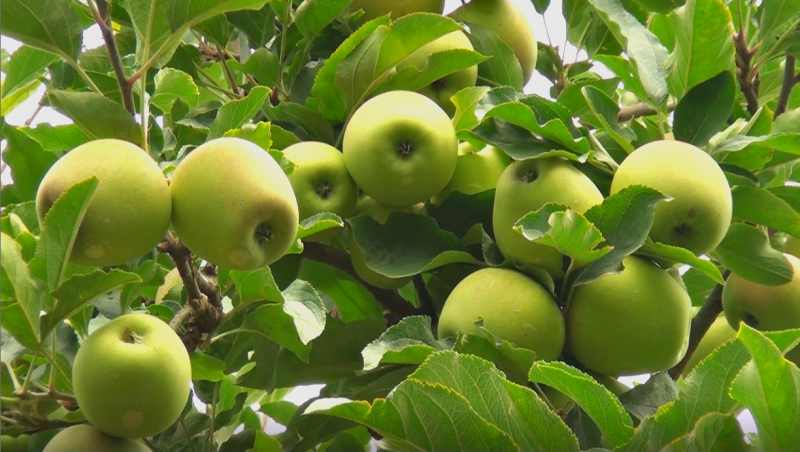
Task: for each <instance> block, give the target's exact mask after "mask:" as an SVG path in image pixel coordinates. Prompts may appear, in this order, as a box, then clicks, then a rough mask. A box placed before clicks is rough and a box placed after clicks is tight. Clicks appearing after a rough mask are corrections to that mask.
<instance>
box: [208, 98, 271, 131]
mask: <svg viewBox="0 0 800 452" xmlns="http://www.w3.org/2000/svg"><path fill="white" fill-rule="evenodd" d="M270 92H271V90H270V89H269V88H266V87H264V86H256V87H255V88H253V89H252V90H250V93H249V94H248V95H247V97H245V98H243V99H238V100H233V101H230V102H228V103H226V104H225V105H223V106H222V107H220V109H219V112H218V113H217V117H216V119H214V122H212V123H211V127H209V130H208V138H207V140H211V139H214V138H219V137H221V136H223V135H224V134H225V132H227V131H229V130H231V129H238V128H239V127H242V126H243V125H244V124H245V123H247V122H248V121H249V120H251V119H253V116H255V115H256V113H258V112H259V110H261V107H262V106H263V105H264V102H266V101H267V98H269V94H270Z"/></svg>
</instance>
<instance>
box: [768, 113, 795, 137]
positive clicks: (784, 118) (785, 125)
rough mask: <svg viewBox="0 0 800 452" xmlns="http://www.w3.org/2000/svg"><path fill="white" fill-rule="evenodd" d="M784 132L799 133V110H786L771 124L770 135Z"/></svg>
mask: <svg viewBox="0 0 800 452" xmlns="http://www.w3.org/2000/svg"><path fill="white" fill-rule="evenodd" d="M786 132H789V133H792V132H794V133H797V132H800V108H795V109H792V110H786V111H785V112H784V113H783V114H782V115H780V116H778V117H777V118H775V122H774V123H773V124H772V133H786Z"/></svg>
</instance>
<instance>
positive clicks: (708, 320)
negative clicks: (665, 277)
mask: <svg viewBox="0 0 800 452" xmlns="http://www.w3.org/2000/svg"><path fill="white" fill-rule="evenodd" d="M730 274H731V272H730V270H725V272H724V273H723V274H722V278H723V279H727V278H728V276H729V275H730ZM722 288H723V286H722V285H721V284H717V285H716V286H714V290H712V291H711V293H710V294H709V295H708V298H706V301H705V303H703V307H701V308H700V311H698V312H697V315H695V316H694V318H693V319H692V328H691V331H690V332H689V348H688V350H687V351H686V355H685V356H684V357H683V359H682V360H681V362H679V363H678V364H676V365H675V367H673V368H672V369H670V370H669V375H670V377H672V379H673V380H677V379H678V378H680V376H681V374H682V373H683V370H684V369H685V368H686V364H688V363H689V360H690V359H691V358H692V355H693V354H694V352H695V350H697V346H698V345H699V344H700V341H701V340H703V336H705V335H706V333H707V332H708V329H709V328H711V325H712V324H713V323H714V321H715V320H717V317H719V315H720V314H721V313H722Z"/></svg>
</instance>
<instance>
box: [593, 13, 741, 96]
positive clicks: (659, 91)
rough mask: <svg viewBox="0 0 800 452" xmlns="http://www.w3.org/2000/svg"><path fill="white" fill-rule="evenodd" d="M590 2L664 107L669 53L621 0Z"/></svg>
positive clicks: (652, 94) (646, 85) (645, 85)
mask: <svg viewBox="0 0 800 452" xmlns="http://www.w3.org/2000/svg"><path fill="white" fill-rule="evenodd" d="M589 2H590V3H591V4H592V5H594V7H595V8H597V11H598V14H599V15H600V17H601V18H602V19H603V21H604V22H605V23H606V25H608V28H609V29H610V30H611V33H613V35H614V36H615V37H616V38H617V40H618V41H619V42H620V43H621V44H622V46H623V47H624V49H625V53H627V55H628V57H630V59H631V61H632V62H633V63H634V69H635V71H636V73H638V75H639V80H640V81H641V84H642V87H643V88H644V91H645V92H646V93H647V97H649V98H650V100H651V101H652V102H654V103H661V101H662V100H663V99H664V98H666V97H667V94H668V92H667V82H666V76H667V61H668V58H669V53H668V52H667V49H666V48H664V46H663V45H662V44H661V43H660V42H659V41H658V38H657V37H656V36H655V35H654V34H653V33H652V32H650V30H648V29H647V28H645V27H644V25H642V24H641V22H639V20H638V19H636V17H634V16H633V15H632V14H631V13H629V12H628V11H627V10H626V9H625V7H624V6H622V3H620V1H619V0H589ZM729 37H730V36H729V35H728V36H726V38H729ZM717 72H719V71H717ZM715 73H716V72H715ZM617 75H620V76H622V75H621V74H617ZM623 79H624V77H623Z"/></svg>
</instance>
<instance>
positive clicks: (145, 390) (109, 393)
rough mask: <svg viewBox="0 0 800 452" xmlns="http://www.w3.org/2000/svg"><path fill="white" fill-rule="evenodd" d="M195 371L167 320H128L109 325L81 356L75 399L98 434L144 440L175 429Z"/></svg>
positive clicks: (138, 316)
mask: <svg viewBox="0 0 800 452" xmlns="http://www.w3.org/2000/svg"><path fill="white" fill-rule="evenodd" d="M191 380H192V366H191V363H190V360H189V353H188V352H187V351H186V347H185V346H184V345H183V342H182V341H181V338H180V337H179V336H178V335H177V333H175V331H173V330H172V328H170V326H169V325H167V324H166V323H165V322H164V321H163V320H161V319H159V318H157V317H154V316H151V315H148V314H138V313H137V314H126V315H122V316H120V317H117V318H115V319H114V320H112V321H110V322H108V323H106V324H105V325H103V326H101V327H100V328H98V329H97V330H95V331H94V332H93V333H92V334H90V335H89V337H88V338H86V340H85V341H84V342H83V344H82V345H81V346H80V348H79V349H78V353H77V355H76V356H75V364H74V366H73V369H72V382H73V390H74V393H75V399H76V400H77V402H78V406H79V407H80V408H81V411H82V413H83V415H84V416H85V417H86V419H87V420H88V421H89V422H90V423H91V424H92V425H93V426H94V427H95V428H97V429H98V430H100V431H102V432H104V433H106V434H109V435H112V436H116V437H118V438H127V439H139V438H143V437H147V436H153V435H156V434H158V433H160V432H162V431H164V430H166V429H167V428H169V427H170V426H171V425H172V424H173V423H174V422H175V420H176V419H177V418H178V416H180V414H181V412H182V411H183V408H184V407H185V406H186V402H187V400H188V398H189V393H190V384H191Z"/></svg>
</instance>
